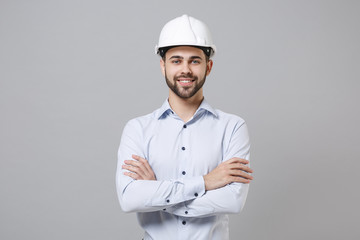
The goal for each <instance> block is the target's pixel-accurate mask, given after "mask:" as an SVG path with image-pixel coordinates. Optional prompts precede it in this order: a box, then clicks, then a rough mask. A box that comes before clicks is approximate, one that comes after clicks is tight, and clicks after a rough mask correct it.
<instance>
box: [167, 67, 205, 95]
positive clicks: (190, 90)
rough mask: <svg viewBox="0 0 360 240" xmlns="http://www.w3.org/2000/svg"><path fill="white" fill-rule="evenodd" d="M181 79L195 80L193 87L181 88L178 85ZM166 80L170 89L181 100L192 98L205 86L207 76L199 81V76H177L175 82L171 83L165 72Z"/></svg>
mask: <svg viewBox="0 0 360 240" xmlns="http://www.w3.org/2000/svg"><path fill="white" fill-rule="evenodd" d="M179 78H191V79H192V80H193V85H192V86H188V87H187V86H180V85H179V84H177V82H178V79H179ZM165 80H166V84H167V85H168V87H169V88H170V89H171V91H173V92H174V93H175V94H176V95H177V96H178V97H180V98H191V97H192V96H194V95H195V94H196V93H197V92H198V91H199V90H200V89H201V88H202V87H203V85H204V83H205V80H206V74H205V75H204V78H203V79H201V80H200V81H198V77H197V76H193V75H192V74H186V75H180V76H175V77H174V79H173V81H172V82H171V81H170V80H169V78H168V77H167V74H166V71H165Z"/></svg>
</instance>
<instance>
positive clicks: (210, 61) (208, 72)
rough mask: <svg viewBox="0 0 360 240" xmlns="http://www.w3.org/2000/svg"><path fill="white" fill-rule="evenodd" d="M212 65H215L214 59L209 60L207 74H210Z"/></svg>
mask: <svg viewBox="0 0 360 240" xmlns="http://www.w3.org/2000/svg"><path fill="white" fill-rule="evenodd" d="M212 66H213V61H212V60H211V59H209V61H208V62H207V64H206V76H209V74H210V72H211V69H212Z"/></svg>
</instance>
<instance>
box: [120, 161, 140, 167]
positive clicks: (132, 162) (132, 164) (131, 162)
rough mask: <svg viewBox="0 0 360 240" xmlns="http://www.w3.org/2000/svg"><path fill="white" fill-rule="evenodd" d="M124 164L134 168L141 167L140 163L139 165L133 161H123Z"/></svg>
mask: <svg viewBox="0 0 360 240" xmlns="http://www.w3.org/2000/svg"><path fill="white" fill-rule="evenodd" d="M124 163H125V164H127V165H131V166H134V167H139V166H140V165H141V163H139V161H134V160H125V161H124Z"/></svg>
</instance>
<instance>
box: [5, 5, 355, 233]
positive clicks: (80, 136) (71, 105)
mask: <svg viewBox="0 0 360 240" xmlns="http://www.w3.org/2000/svg"><path fill="white" fill-rule="evenodd" d="M359 12H360V2H359V1H350V0H347V1H344V0H342V1H340V0H339V1H319V0H312V1H310V0H309V1H266V0H263V1H209V0H207V1H160V0H158V1H115V0H113V1H111V0H102V1H80V0H71V1H70V0H62V1H60V0H59V1H40V0H33V1H26V0H24V1H19V0H18V1H10V0H8V1H7V0H0V80H1V81H0V114H1V115H0V121H1V122H0V123H1V124H0V146H1V152H0V158H1V159H0V160H1V161H0V194H1V195H0V239H6V240H8V239H9V240H13V239H14V240H15V239H36V240H39V239H54V240H56V239H87V240H90V239H140V238H141V236H142V230H141V229H140V228H139V227H138V225H137V222H136V218H135V214H125V213H122V211H121V209H120V206H119V204H118V202H117V196H116V192H115V168H116V161H117V159H116V153H117V148H118V144H119V141H120V136H121V133H122V128H123V126H124V124H125V123H126V122H127V121H128V120H129V119H131V118H133V117H136V116H139V115H144V114H146V113H149V112H151V111H153V110H154V109H156V108H158V107H159V106H160V105H161V104H162V102H163V101H164V100H165V98H166V96H167V93H168V90H167V87H166V85H165V83H164V80H163V77H162V75H161V73H160V68H159V59H158V57H157V56H156V55H154V53H153V51H154V45H155V44H156V42H157V40H158V36H159V33H160V30H161V27H162V26H163V25H164V24H165V23H166V22H167V21H168V20H170V19H173V18H174V17H177V16H180V15H182V14H184V13H188V14H189V15H192V16H194V17H196V18H199V19H201V20H203V21H204V22H206V23H207V25H208V26H209V27H210V29H211V31H212V34H213V38H214V41H215V43H216V45H217V47H218V54H217V55H216V56H215V58H214V62H215V63H214V68H213V72H212V74H211V75H210V77H209V78H208V80H207V83H206V84H205V85H206V86H205V90H204V93H205V96H206V98H207V99H208V101H209V102H210V103H211V104H212V105H213V106H214V107H216V108H219V109H222V110H224V111H227V112H231V113H235V114H237V115H240V116H242V117H243V118H244V119H245V120H246V121H247V123H248V125H249V129H250V135H251V140H252V159H251V160H252V167H253V168H254V169H255V174H254V176H255V180H254V182H253V183H252V184H251V187H250V192H249V196H248V200H247V203H246V205H245V208H244V210H243V212H242V213H241V214H239V215H232V216H231V221H232V222H231V229H230V231H231V239H248V240H250V239H253V240H262V239H271V240H272V239H295V240H296V239H327V240H330V239H333V240H338V239H359V237H360V228H359V227H358V219H359V202H360V194H359V187H358V185H359V179H358V170H359V166H360V164H359V153H360V152H359V146H358V144H359V142H360V141H359V134H360V130H359V121H360V112H359V107H358V103H359V102H360V101H359V100H360V98H359V94H358V92H359V90H360V89H359V87H360V86H359V77H360V72H359V71H360V70H359V69H360V66H359V63H360V57H359V56H360V55H359V54H360V47H359V42H360V28H359V23H360V14H359Z"/></svg>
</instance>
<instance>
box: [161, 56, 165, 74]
mask: <svg viewBox="0 0 360 240" xmlns="http://www.w3.org/2000/svg"><path fill="white" fill-rule="evenodd" d="M160 68H161V73H162V75H164V76H165V62H164V60H163V59H162V58H160Z"/></svg>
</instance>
